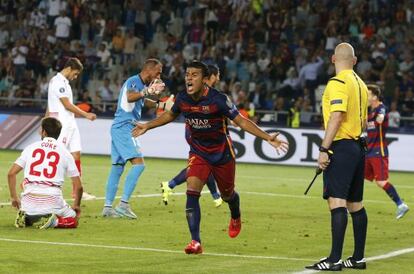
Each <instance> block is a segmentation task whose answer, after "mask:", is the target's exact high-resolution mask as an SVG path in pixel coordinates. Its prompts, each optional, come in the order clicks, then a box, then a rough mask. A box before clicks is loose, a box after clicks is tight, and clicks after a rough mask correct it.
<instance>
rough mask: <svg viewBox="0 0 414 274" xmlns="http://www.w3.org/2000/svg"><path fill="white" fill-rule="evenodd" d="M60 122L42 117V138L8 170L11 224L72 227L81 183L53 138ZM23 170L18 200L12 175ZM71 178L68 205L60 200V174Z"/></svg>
mask: <svg viewBox="0 0 414 274" xmlns="http://www.w3.org/2000/svg"><path fill="white" fill-rule="evenodd" d="M61 129H62V125H61V123H60V122H59V121H58V120H57V119H55V118H51V117H49V118H44V119H43V120H42V125H41V136H42V140H41V141H38V142H36V143H33V144H31V145H29V146H28V147H26V148H25V149H24V150H23V152H22V154H21V155H20V157H19V158H18V159H17V160H16V162H15V163H14V164H13V166H12V167H11V168H10V171H9V173H8V183H9V189H10V197H11V202H12V206H13V207H15V208H17V209H18V210H19V211H18V213H17V217H16V221H15V226H16V227H26V226H34V227H37V228H40V229H47V228H55V227H57V228H76V227H77V225H78V219H79V215H80V201H81V198H82V192H83V188H82V184H81V181H80V177H79V171H78V169H77V167H76V164H75V160H74V159H73V157H72V155H71V154H70V153H69V151H68V150H67V149H66V148H65V147H64V146H63V145H62V144H60V143H59V142H58V141H57V139H58V137H59V134H60V132H61ZM22 169H24V178H25V179H24V181H23V183H22V188H23V192H22V194H21V201H20V200H19V198H18V197H17V193H16V175H17V174H18V173H19V172H20V171H21V170H22ZM65 174H66V175H67V176H68V177H70V178H71V179H72V183H73V189H74V196H75V200H74V203H73V206H72V207H70V206H69V205H68V204H67V203H66V201H65V200H64V199H63V195H62V185H63V182H64V175H65Z"/></svg>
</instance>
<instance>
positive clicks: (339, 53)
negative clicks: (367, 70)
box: [332, 43, 357, 74]
mask: <svg viewBox="0 0 414 274" xmlns="http://www.w3.org/2000/svg"><path fill="white" fill-rule="evenodd" d="M356 62H357V58H356V57H355V51H354V48H353V47H352V46H351V44H349V43H340V44H339V45H337V46H336V48H335V53H334V55H332V63H334V64H335V70H336V73H337V74H338V73H339V72H340V71H342V70H344V69H352V68H353V67H354V66H355V64H356Z"/></svg>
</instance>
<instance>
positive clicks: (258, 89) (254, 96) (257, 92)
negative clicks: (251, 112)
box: [249, 84, 267, 109]
mask: <svg viewBox="0 0 414 274" xmlns="http://www.w3.org/2000/svg"><path fill="white" fill-rule="evenodd" d="M249 102H251V103H253V105H254V107H255V109H265V108H266V107H267V105H266V95H265V93H264V90H263V85H262V84H256V86H255V89H254V91H253V92H251V93H250V94H249Z"/></svg>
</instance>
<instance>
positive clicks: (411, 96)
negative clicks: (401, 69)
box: [402, 87, 414, 117]
mask: <svg viewBox="0 0 414 274" xmlns="http://www.w3.org/2000/svg"><path fill="white" fill-rule="evenodd" d="M402 114H403V116H408V117H411V116H413V114H414V93H413V88H412V87H410V88H409V89H408V90H407V92H405V95H404V99H403V101H402Z"/></svg>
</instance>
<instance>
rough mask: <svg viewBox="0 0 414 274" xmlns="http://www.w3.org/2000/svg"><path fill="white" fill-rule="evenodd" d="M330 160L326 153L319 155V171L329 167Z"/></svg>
mask: <svg viewBox="0 0 414 274" xmlns="http://www.w3.org/2000/svg"><path fill="white" fill-rule="evenodd" d="M329 163H330V160H329V155H328V153H324V152H321V153H319V158H318V166H319V168H320V169H322V170H325V169H326V168H327V167H328V166H329Z"/></svg>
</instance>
